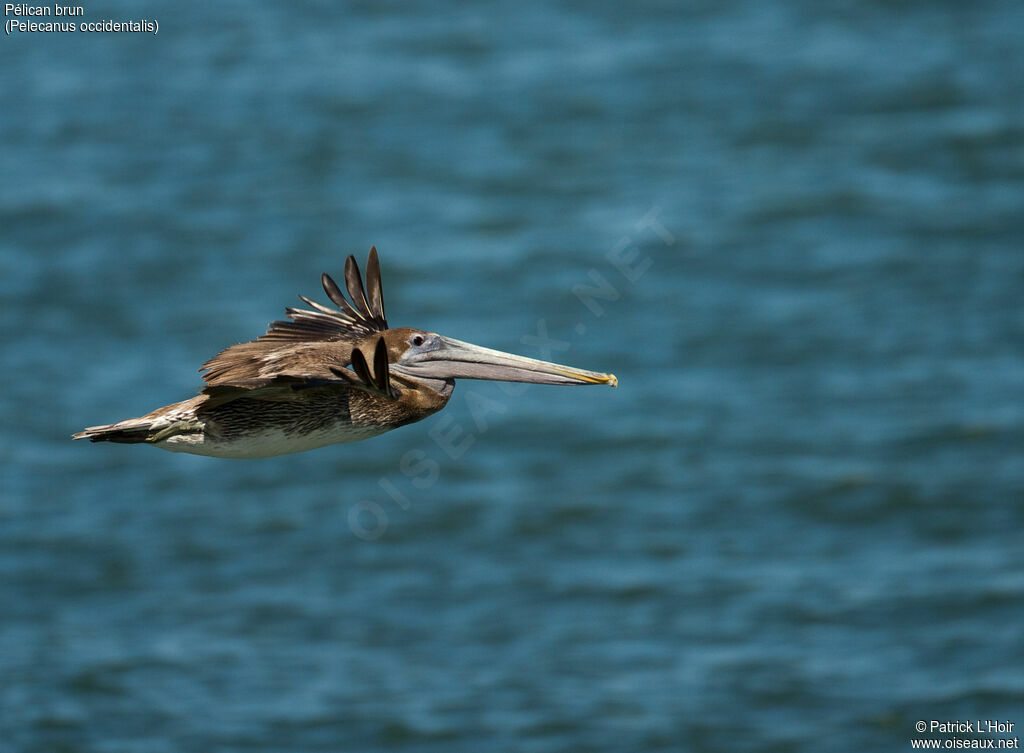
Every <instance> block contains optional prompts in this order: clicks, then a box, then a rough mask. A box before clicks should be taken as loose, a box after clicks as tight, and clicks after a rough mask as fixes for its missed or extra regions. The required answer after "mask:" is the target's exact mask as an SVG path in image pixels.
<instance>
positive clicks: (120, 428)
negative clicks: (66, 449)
mask: <svg viewBox="0 0 1024 753" xmlns="http://www.w3.org/2000/svg"><path fill="white" fill-rule="evenodd" d="M206 398H207V396H206V395H197V396H196V397H194V398H192V399H191V400H185V401H183V402H180V403H174V404H173V405H167V406H164V407H163V408H158V409H157V410H155V411H153V412H152V413H147V414H146V415H145V416H141V417H140V418H126V419H125V420H124V421H118V422H117V423H114V424H103V425H101V426H90V427H88V428H86V429H83V430H82V431H80V432H78V433H77V434H72V435H71V438H72V439H88V440H89V441H91V442H120V443H121V444H137V443H139V442H149V443H153V442H159V441H161V440H163V439H167V438H168V437H171V436H174V435H175V434H182V433H187V432H194V431H197V430H198V431H201V430H202V427H201V426H200V425H199V424H198V423H197V421H196V419H195V408H196V407H197V406H198V405H199V404H200V403H201V402H203V401H205V400H206Z"/></svg>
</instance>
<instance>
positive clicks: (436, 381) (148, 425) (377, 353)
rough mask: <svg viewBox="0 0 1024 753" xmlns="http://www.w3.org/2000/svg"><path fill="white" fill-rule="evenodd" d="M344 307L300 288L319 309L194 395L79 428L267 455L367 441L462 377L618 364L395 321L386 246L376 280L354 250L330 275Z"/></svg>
mask: <svg viewBox="0 0 1024 753" xmlns="http://www.w3.org/2000/svg"><path fill="white" fill-rule="evenodd" d="M320 280H321V282H322V283H323V286H324V292H326V293H327V297H328V298H330V299H331V300H332V301H333V302H334V303H335V305H337V307H338V308H337V309H333V308H330V307H328V306H324V305H322V304H319V303H316V302H314V301H311V300H310V299H309V298H306V297H305V296H299V297H300V298H301V299H302V300H303V301H305V303H306V304H308V305H309V306H311V307H312V309H298V308H287V309H286V310H285V311H286V313H287V315H288V317H289V319H290V321H276V322H273V323H272V324H271V325H270V329H268V330H267V332H266V334H264V335H262V336H261V337H258V338H256V339H255V340H253V341H251V342H246V343H239V344H238V345H232V346H231V347H230V348H227V349H226V350H222V351H221V352H220V353H218V354H217V355H216V356H214V357H213V358H211V359H210V360H209V361H207V362H206V363H204V364H203V365H202V367H200V369H199V370H200V371H205V372H206V373H205V374H203V379H204V380H205V385H204V386H203V388H202V390H201V392H200V393H199V394H198V395H196V396H195V397H193V398H190V399H188V400H183V401H182V402H180V403H174V404H172V405H166V406H164V407H163V408H157V409H156V410H155V411H152V412H151V413H147V414H146V415H144V416H142V417H140V418H128V419H125V420H124V421H118V422H117V423H114V424H106V425H104V426H90V427H89V428H87V429H85V430H84V431H81V432H79V433H77V434H75V435H73V438H74V439H89V440H92V441H93V442H121V443H129V444H135V443H145V444H150V445H153V446H154V447H159V448H161V449H163V450H170V451H171V452H190V453H193V454H195V455H210V456H213V457H220V458H264V457H272V456H274V455H286V454H288V453H291V452H304V451H305V450H312V449H315V448H317V447H323V446H325V445H329V444H337V443H340V442H357V441H359V440H361V439H367V438H369V437H373V436H376V435H377V434H383V433H384V432H386V431H391V430H392V429H397V428H398V427H399V426H405V425H406V424H411V423H413V422H414V421H419V420H421V419H424V418H426V417H427V416H429V415H431V414H433V413H436V412H437V411H439V410H441V409H442V408H444V406H445V405H446V404H447V403H448V399H449V398H450V397H451V396H452V390H454V389H455V380H456V379H492V380H497V381H503V382H531V383H534V384H610V385H611V386H613V387H615V386H617V385H618V383H619V381H618V379H616V378H615V375H614V374H601V373H598V372H594V371H584V370H583V369H576V368H573V367H571V366H561V365H559V364H556V363H548V362H546V361H537V360H534V359H532V358H524V357H522V356H516V355H512V354H510V353H502V352H501V351H498V350H491V349H489V348H482V347H480V346H479V345H471V344H470V343H465V342H461V341H459V340H454V339H452V338H450V337H445V336H444V335H438V334H435V333H433V332H425V331H424V330H421V329H412V328H410V327H396V328H394V329H392V328H390V327H389V326H388V322H387V319H386V318H385V317H384V300H383V295H382V290H381V283H380V262H379V261H378V260H377V249H376V248H371V249H370V255H369V257H368V258H367V260H366V283H367V284H366V286H365V287H364V286H363V280H362V277H361V276H360V274H359V266H358V265H357V264H356V260H355V258H354V257H352V256H349V257H348V259H347V260H346V262H345V287H346V288H347V289H348V295H349V298H350V299H351V301H349V300H346V298H345V295H344V294H343V293H342V292H341V288H339V287H338V285H337V284H336V283H335V282H334V280H332V279H331V278H330V276H329V275H327V274H323V275H321V278H320Z"/></svg>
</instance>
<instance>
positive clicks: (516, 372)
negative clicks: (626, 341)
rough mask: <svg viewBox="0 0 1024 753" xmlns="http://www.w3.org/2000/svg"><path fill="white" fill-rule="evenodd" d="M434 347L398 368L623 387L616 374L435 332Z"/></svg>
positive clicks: (433, 375)
mask: <svg viewBox="0 0 1024 753" xmlns="http://www.w3.org/2000/svg"><path fill="white" fill-rule="evenodd" d="M430 340H431V341H432V343H431V344H432V345H433V347H431V348H430V350H428V351H426V352H419V353H416V354H415V355H414V354H412V353H410V354H408V355H409V358H402V359H400V360H399V362H398V363H397V364H395V365H394V367H393V368H394V370H395V371H398V372H399V373H404V374H407V375H408V376H410V377H413V378H416V377H417V376H422V377H425V378H428V379H490V380H493V381H497V382H530V383H532V384H610V385H611V386H612V387H618V386H619V380H618V379H617V378H616V377H615V375H614V374H602V373H599V372H596V371H586V370H584V369H577V368H574V367H572V366H563V365H561V364H558V363H548V362H547V361H538V360H536V359H534V358H525V357H523V356H516V355H513V354H511V353H503V352H502V351H500V350H491V349H490V348H482V347H480V346H479V345H473V344H472V343H466V342H462V341H461V340H454V339H452V338H450V337H444V336H443V335H432V336H431V338H430Z"/></svg>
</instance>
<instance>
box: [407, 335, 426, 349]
mask: <svg viewBox="0 0 1024 753" xmlns="http://www.w3.org/2000/svg"><path fill="white" fill-rule="evenodd" d="M409 342H411V343H412V344H413V345H415V346H417V347H419V346H420V345H422V344H423V335H413V336H412V337H410V338H409Z"/></svg>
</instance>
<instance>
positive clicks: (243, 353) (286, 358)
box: [200, 248, 388, 389]
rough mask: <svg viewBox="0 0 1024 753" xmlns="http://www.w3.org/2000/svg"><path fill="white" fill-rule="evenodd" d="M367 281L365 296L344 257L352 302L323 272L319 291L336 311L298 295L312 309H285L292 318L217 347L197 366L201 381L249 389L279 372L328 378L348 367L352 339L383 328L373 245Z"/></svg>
mask: <svg viewBox="0 0 1024 753" xmlns="http://www.w3.org/2000/svg"><path fill="white" fill-rule="evenodd" d="M366 280H367V282H368V283H369V284H370V286H371V288H370V291H369V296H367V294H366V291H365V290H364V288H363V283H362V279H361V278H360V276H359V267H358V265H357V264H356V260H355V258H354V257H352V256H349V257H348V259H347V260H346V262H345V282H346V286H347V288H348V291H349V295H350V296H351V297H352V303H349V302H348V301H347V300H346V299H345V296H344V294H343V293H342V292H341V289H340V288H339V287H338V285H337V284H336V283H335V282H334V280H332V279H331V278H330V276H329V275H327V274H324V275H323V276H322V278H321V281H322V283H323V286H324V292H326V293H327V296H328V297H329V298H330V299H331V300H332V301H334V303H335V304H337V306H338V310H335V309H331V308H329V307H327V306H324V305H321V304H319V303H316V302H314V301H311V300H310V299H308V298H306V297H305V296H299V297H300V298H301V299H302V300H303V301H305V302H306V303H307V304H309V305H310V306H311V307H312V310H308V309H297V308H287V309H285V313H286V314H287V315H288V317H289V318H290V320H291V321H275V322H273V323H272V324H271V325H270V328H269V329H268V330H267V332H266V333H265V334H263V335H261V336H260V337H258V338H256V339H255V340H252V341H250V342H246V343H239V344H238V345H232V346H231V347H230V348H227V349H225V350H222V351H221V352H220V353H218V354H217V355H216V356H214V357H213V358H211V359H210V360H209V361H207V362H206V363H204V364H203V365H202V366H201V367H200V371H206V373H205V374H203V379H204V380H205V381H206V383H207V385H208V386H218V385H232V384H234V385H238V386H243V385H245V386H247V387H249V388H250V389H251V388H252V386H255V385H256V384H258V383H259V384H267V383H269V382H270V381H272V380H273V379H274V378H275V377H276V376H283V375H288V376H291V377H297V378H302V377H309V378H326V379H330V378H332V372H331V368H332V367H344V366H346V365H348V362H349V359H350V357H351V350H352V346H353V344H354V343H355V342H356V341H358V340H359V339H361V338H362V337H364V336H366V335H368V334H371V333H373V332H383V331H384V330H386V329H387V328H388V323H387V319H385V317H384V305H383V291H382V288H381V282H380V262H379V261H378V259H377V249H376V248H371V249H370V254H369V257H368V258H367V261H366ZM284 364H286V365H287V366H286V367H285V366H284Z"/></svg>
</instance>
